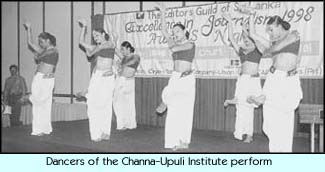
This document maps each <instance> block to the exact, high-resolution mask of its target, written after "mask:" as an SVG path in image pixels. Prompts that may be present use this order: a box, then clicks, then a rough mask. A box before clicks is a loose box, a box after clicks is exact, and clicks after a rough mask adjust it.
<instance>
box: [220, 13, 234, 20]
mask: <svg viewBox="0 0 325 172" xmlns="http://www.w3.org/2000/svg"><path fill="white" fill-rule="evenodd" d="M221 16H222V17H223V18H224V19H226V20H227V21H231V20H232V18H231V15H230V13H221Z"/></svg>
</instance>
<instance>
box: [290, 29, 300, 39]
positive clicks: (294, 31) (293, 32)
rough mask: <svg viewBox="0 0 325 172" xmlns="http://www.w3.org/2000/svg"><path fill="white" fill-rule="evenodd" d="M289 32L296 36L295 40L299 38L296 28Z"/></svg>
mask: <svg viewBox="0 0 325 172" xmlns="http://www.w3.org/2000/svg"><path fill="white" fill-rule="evenodd" d="M291 34H292V35H293V36H295V37H296V40H299V39H300V35H299V32H298V31H297V30H293V31H292V32H291Z"/></svg>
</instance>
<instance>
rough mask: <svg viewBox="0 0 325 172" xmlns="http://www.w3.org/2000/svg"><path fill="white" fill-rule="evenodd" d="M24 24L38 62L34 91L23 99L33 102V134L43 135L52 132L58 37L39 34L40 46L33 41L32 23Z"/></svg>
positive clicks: (33, 84)
mask: <svg viewBox="0 0 325 172" xmlns="http://www.w3.org/2000/svg"><path fill="white" fill-rule="evenodd" d="M24 26H25V28H26V30H27V44H28V47H29V49H30V50H31V51H32V52H33V53H34V54H35V57H34V60H35V61H36V63H37V70H36V74H35V75H34V78H33V81H32V89H31V92H32V93H31V95H27V96H26V97H24V98H23V99H22V100H26V99H29V100H30V102H31V103H32V104H33V107H32V112H33V120H32V133H31V135H37V136H42V135H45V134H50V133H51V132H52V124H51V108H52V92H53V88H54V82H55V78H54V73H55V69H56V65H57V63H58V60H59V53H58V50H57V48H56V38H55V37H54V36H53V35H52V34H50V33H48V32H42V33H41V34H39V36H38V44H39V47H38V46H37V45H35V44H34V43H33V42H32V29H31V23H29V22H26V23H24Z"/></svg>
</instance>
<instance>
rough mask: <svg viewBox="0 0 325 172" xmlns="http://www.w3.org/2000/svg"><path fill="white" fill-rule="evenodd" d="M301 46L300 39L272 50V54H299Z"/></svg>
mask: <svg viewBox="0 0 325 172" xmlns="http://www.w3.org/2000/svg"><path fill="white" fill-rule="evenodd" d="M299 47H300V40H297V41H296V42H293V43H291V44H289V45H287V46H285V47H283V48H282V49H281V50H279V51H275V52H271V55H272V57H274V56H275V55H278V54H280V53H292V54H295V55H298V53H299Z"/></svg>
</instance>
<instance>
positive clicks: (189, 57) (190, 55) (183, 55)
mask: <svg viewBox="0 0 325 172" xmlns="http://www.w3.org/2000/svg"><path fill="white" fill-rule="evenodd" d="M192 44H193V47H192V48H191V49H188V50H182V51H177V52H173V54H172V56H173V60H174V61H175V60H182V61H188V62H192V61H193V59H194V55H195V44H194V43H193V42H192Z"/></svg>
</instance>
